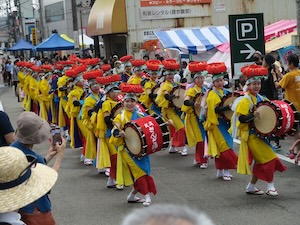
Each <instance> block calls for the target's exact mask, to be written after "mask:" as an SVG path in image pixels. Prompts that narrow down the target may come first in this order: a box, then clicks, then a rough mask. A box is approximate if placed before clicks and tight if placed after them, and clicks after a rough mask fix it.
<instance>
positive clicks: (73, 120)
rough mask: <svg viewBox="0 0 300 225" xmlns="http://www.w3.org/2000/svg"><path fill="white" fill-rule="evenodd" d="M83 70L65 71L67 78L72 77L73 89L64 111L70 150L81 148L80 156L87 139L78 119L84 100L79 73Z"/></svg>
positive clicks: (81, 68) (85, 129)
mask: <svg viewBox="0 0 300 225" xmlns="http://www.w3.org/2000/svg"><path fill="white" fill-rule="evenodd" d="M84 70H85V67H83V66H81V67H80V68H76V69H71V70H67V71H66V75H67V76H68V77H72V78H73V79H74V81H73V85H74V86H73V89H72V90H71V91H70V92H69V94H68V103H67V106H66V108H67V109H66V110H67V112H68V114H69V115H70V137H71V143H70V146H71V147H72V148H79V147H83V148H82V154H83V155H85V147H86V146H85V140H86V137H87V128H86V127H85V126H84V125H83V121H82V120H80V119H79V118H78V116H79V112H80V108H81V106H82V104H83V99H84V98H85V92H84V89H83V87H84V80H83V78H82V75H81V73H82V72H83V71H84Z"/></svg>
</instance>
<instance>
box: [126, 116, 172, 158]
mask: <svg viewBox="0 0 300 225" xmlns="http://www.w3.org/2000/svg"><path fill="white" fill-rule="evenodd" d="M124 132H125V136H126V138H125V145H126V150H127V151H128V153H129V154H130V155H131V156H133V157H136V158H142V157H143V156H145V155H150V154H152V153H154V152H158V151H160V150H162V149H165V148H167V147H168V146H169V144H170V132H169V130H168V127H167V124H166V123H165V122H164V121H163V119H162V118H161V117H160V116H158V115H156V114H152V115H150V116H146V117H143V118H139V119H136V120H133V121H130V122H128V123H126V124H125V126H124Z"/></svg>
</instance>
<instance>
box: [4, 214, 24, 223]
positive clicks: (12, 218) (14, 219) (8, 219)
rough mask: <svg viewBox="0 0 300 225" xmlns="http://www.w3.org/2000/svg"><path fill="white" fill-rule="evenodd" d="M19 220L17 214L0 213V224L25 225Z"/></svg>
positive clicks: (19, 216)
mask: <svg viewBox="0 0 300 225" xmlns="http://www.w3.org/2000/svg"><path fill="white" fill-rule="evenodd" d="M20 219H21V215H20V214H19V213H17V212H6V213H0V222H5V223H9V224H11V225H26V224H25V223H24V222H22V221H21V220H20Z"/></svg>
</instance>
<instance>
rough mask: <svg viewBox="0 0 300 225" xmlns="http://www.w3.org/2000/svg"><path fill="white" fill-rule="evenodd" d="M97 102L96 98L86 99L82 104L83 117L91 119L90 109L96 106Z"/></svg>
mask: <svg viewBox="0 0 300 225" xmlns="http://www.w3.org/2000/svg"><path fill="white" fill-rule="evenodd" d="M95 104H96V101H95V99H93V98H92V97H90V96H89V97H87V98H86V99H85V100H84V103H83V106H82V119H83V120H84V119H89V118H90V117H89V115H88V110H90V109H92V108H94V106H95Z"/></svg>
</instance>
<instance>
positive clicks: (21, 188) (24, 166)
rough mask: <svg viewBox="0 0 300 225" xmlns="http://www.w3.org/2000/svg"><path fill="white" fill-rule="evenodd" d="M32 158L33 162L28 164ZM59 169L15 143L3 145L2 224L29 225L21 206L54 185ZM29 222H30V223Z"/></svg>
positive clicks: (0, 154)
mask: <svg viewBox="0 0 300 225" xmlns="http://www.w3.org/2000/svg"><path fill="white" fill-rule="evenodd" d="M28 159H30V161H29V163H30V164H29V165H28V161H27V160H28ZM56 180H57V172H56V171H55V170H53V169H51V168H49V167H47V166H45V165H42V164H39V163H38V164H37V163H36V158H35V157H33V156H27V159H26V156H25V155H24V154H23V153H22V152H21V151H20V150H18V149H16V148H13V147H1V148H0V202H1V204H0V224H10V225H25V224H24V223H23V222H22V221H21V220H20V218H21V216H20V214H18V213H17V210H18V209H19V208H21V207H23V206H25V205H28V204H30V203H31V202H33V201H35V200H37V199H38V198H40V197H41V196H43V195H44V194H46V193H47V192H49V190H50V189H51V188H52V187H53V185H54V184H55V182H56ZM28 225H29V224H28Z"/></svg>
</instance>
